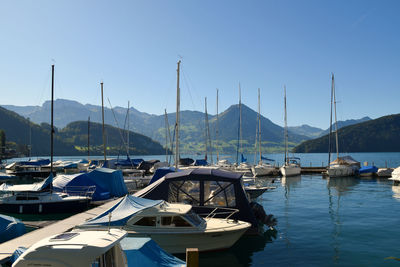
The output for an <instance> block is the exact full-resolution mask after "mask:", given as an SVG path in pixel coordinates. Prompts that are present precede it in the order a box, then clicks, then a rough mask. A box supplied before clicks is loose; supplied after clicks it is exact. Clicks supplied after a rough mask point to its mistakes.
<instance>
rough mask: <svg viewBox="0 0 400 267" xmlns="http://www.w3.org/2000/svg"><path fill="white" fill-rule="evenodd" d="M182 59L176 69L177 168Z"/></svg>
mask: <svg viewBox="0 0 400 267" xmlns="http://www.w3.org/2000/svg"><path fill="white" fill-rule="evenodd" d="M180 65H181V61H180V60H179V61H178V68H177V70H176V72H177V75H176V123H175V129H176V134H175V136H176V145H175V169H176V170H178V163H179V119H180V118H179V115H180V114H179V112H180V101H181V100H180V98H181V96H180V88H179V71H180Z"/></svg>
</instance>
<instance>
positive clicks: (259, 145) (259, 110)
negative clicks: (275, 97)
mask: <svg viewBox="0 0 400 267" xmlns="http://www.w3.org/2000/svg"><path fill="white" fill-rule="evenodd" d="M258 149H259V150H260V163H261V157H262V156H261V108H260V88H258Z"/></svg>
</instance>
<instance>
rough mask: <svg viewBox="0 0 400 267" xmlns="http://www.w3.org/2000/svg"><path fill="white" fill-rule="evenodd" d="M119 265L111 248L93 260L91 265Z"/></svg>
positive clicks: (108, 266) (94, 266)
mask: <svg viewBox="0 0 400 267" xmlns="http://www.w3.org/2000/svg"><path fill="white" fill-rule="evenodd" d="M116 266H118V264H117V262H116V261H115V256H114V250H113V249H110V250H108V251H107V252H106V253H104V254H102V255H101V256H100V257H98V258H96V260H95V261H93V262H92V264H91V267H116Z"/></svg>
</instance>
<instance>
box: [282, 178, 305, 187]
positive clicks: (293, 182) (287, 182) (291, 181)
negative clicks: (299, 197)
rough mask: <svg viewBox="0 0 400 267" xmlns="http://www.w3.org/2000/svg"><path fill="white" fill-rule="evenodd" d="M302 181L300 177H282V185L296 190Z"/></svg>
mask: <svg viewBox="0 0 400 267" xmlns="http://www.w3.org/2000/svg"><path fill="white" fill-rule="evenodd" d="M300 181H301V176H300V175H296V176H289V177H286V176H282V178H281V185H282V186H285V187H287V188H296V187H297V185H298V184H299V182H300Z"/></svg>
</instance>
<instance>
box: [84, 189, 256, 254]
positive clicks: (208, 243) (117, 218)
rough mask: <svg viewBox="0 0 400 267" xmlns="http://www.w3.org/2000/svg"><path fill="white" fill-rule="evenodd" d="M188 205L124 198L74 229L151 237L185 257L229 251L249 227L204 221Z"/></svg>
mask: <svg viewBox="0 0 400 267" xmlns="http://www.w3.org/2000/svg"><path fill="white" fill-rule="evenodd" d="M191 209H192V206H191V205H188V204H171V203H168V202H166V201H163V200H149V199H144V198H138V197H134V196H130V195H127V196H125V197H124V198H123V199H122V200H121V201H120V202H119V203H117V204H116V205H115V206H114V207H112V208H110V209H109V210H108V211H105V212H104V213H103V214H100V215H99V216H97V217H95V218H93V219H91V220H89V221H87V222H86V223H84V224H81V225H79V226H77V227H78V228H81V229H82V228H84V229H106V228H108V227H115V228H121V227H122V229H124V230H126V231H127V232H128V236H133V237H143V236H148V237H151V238H152V239H153V240H154V241H156V243H157V244H158V245H160V247H161V248H163V249H164V250H165V251H167V252H169V253H185V251H186V248H188V247H195V248H198V249H199V251H200V252H202V251H212V250H221V249H227V248H229V247H231V246H232V245H233V244H234V243H235V242H236V241H237V240H238V239H239V238H240V237H241V236H242V235H243V234H244V232H246V230H247V229H248V228H250V226H251V224H250V223H247V222H243V221H237V220H232V219H229V216H228V218H226V219H220V218H212V217H211V216H209V217H206V218H205V219H203V218H201V217H200V216H198V215H197V214H195V213H193V212H192V211H191Z"/></svg>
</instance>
